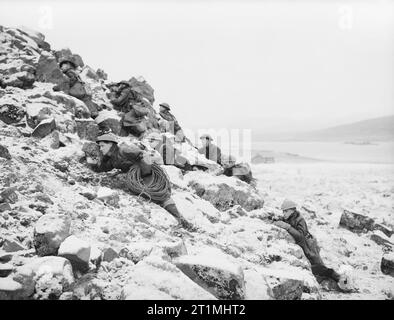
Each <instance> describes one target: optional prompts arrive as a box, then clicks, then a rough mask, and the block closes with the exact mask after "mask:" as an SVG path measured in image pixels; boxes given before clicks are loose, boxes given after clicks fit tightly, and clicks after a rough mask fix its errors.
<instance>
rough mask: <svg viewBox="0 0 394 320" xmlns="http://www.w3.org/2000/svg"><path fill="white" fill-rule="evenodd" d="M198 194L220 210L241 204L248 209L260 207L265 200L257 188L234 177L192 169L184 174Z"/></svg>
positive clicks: (189, 184)
mask: <svg viewBox="0 0 394 320" xmlns="http://www.w3.org/2000/svg"><path fill="white" fill-rule="evenodd" d="M184 179H185V181H187V182H188V186H189V187H191V188H192V189H193V190H194V191H195V192H196V194H197V195H198V196H199V197H201V198H203V199H204V200H207V201H209V202H211V203H212V204H213V205H214V206H215V207H216V208H217V209H218V210H219V211H226V210H228V209H230V208H231V207H233V206H235V205H240V206H241V207H242V208H243V209H245V210H246V211H251V210H255V209H260V208H262V207H263V205H264V200H263V199H262V197H261V196H260V194H259V193H258V191H257V190H256V189H254V188H253V187H251V186H250V185H248V184H247V183H245V182H242V181H240V180H238V179H236V178H234V177H226V176H217V177H215V179H213V178H212V176H211V175H210V174H208V173H206V172H198V171H191V172H189V173H187V174H185V176H184Z"/></svg>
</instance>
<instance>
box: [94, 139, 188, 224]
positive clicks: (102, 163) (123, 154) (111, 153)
mask: <svg viewBox="0 0 394 320" xmlns="http://www.w3.org/2000/svg"><path fill="white" fill-rule="evenodd" d="M97 143H98V145H99V148H100V152H101V154H102V156H103V157H102V159H101V160H100V159H99V160H97V159H90V158H87V162H88V164H90V165H91V166H92V169H93V170H94V171H96V172H106V171H111V170H112V169H120V170H122V172H125V173H126V172H128V171H129V170H130V168H131V167H132V166H134V165H138V167H139V169H140V173H141V178H142V181H139V182H138V183H140V184H141V190H136V191H137V192H139V193H140V194H143V192H145V190H144V189H145V187H151V186H152V183H155V182H154V180H153V175H152V163H151V161H150V159H149V156H147V155H148V154H147V153H145V152H144V150H143V149H142V148H141V147H140V146H138V145H136V144H125V143H124V144H120V145H118V141H117V138H116V136H115V135H114V134H112V133H107V134H103V135H101V136H99V137H98V138H97ZM162 178H163V177H162ZM164 178H166V177H164ZM156 203H157V204H159V205H160V206H162V207H163V208H164V209H166V210H167V211H168V212H169V213H171V214H172V215H173V216H174V217H175V218H176V219H177V220H178V222H179V223H180V224H181V226H183V227H184V228H186V229H189V230H191V231H193V230H194V227H193V226H192V225H191V224H190V223H189V222H188V221H186V219H185V218H184V217H182V216H181V214H180V213H179V211H178V208H177V207H176V205H175V203H174V201H173V200H172V198H171V196H170V195H169V196H168V198H167V199H165V200H164V201H161V202H156Z"/></svg>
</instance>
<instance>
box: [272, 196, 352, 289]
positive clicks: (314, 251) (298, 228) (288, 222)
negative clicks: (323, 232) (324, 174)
mask: <svg viewBox="0 0 394 320" xmlns="http://www.w3.org/2000/svg"><path fill="white" fill-rule="evenodd" d="M281 209H282V211H283V221H276V222H274V224H275V225H276V226H277V227H280V228H283V229H285V230H286V231H287V232H288V233H289V234H290V235H291V236H292V237H293V238H294V240H295V242H296V243H297V244H298V245H299V246H300V247H301V248H302V250H303V252H304V254H305V256H306V257H307V259H308V261H309V262H310V264H311V269H312V273H313V275H314V276H315V278H316V280H317V281H318V282H319V283H321V282H322V281H323V280H327V279H328V280H334V281H335V282H336V283H337V285H338V287H339V289H341V290H342V291H346V290H347V289H346V286H343V284H346V279H343V276H341V275H340V274H338V273H337V272H336V271H335V270H334V269H331V268H327V267H326V266H325V265H324V262H323V260H322V258H321V257H320V248H319V246H318V244H317V241H316V239H315V238H314V237H313V235H311V234H310V233H309V231H308V226H307V224H306V222H305V219H304V218H303V217H302V216H301V214H300V212H299V211H298V210H297V204H296V203H295V202H294V201H292V200H289V199H286V200H284V201H283V203H282V206H281Z"/></svg>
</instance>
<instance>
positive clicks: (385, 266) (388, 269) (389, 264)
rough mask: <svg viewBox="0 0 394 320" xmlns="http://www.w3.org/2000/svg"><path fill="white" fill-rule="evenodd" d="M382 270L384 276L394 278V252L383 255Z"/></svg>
mask: <svg viewBox="0 0 394 320" xmlns="http://www.w3.org/2000/svg"><path fill="white" fill-rule="evenodd" d="M380 269H381V270H382V272H383V273H384V274H387V275H390V276H392V277H394V252H389V253H386V254H385V255H383V257H382V261H381V264H380Z"/></svg>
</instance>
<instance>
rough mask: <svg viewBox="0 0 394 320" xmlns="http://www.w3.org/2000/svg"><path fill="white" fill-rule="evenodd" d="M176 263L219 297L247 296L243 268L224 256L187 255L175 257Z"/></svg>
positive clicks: (232, 298) (234, 298)
mask: <svg viewBox="0 0 394 320" xmlns="http://www.w3.org/2000/svg"><path fill="white" fill-rule="evenodd" d="M174 263H175V265H176V266H177V267H178V268H179V269H180V270H181V271H182V272H183V273H185V274H186V275H187V276H188V277H189V278H190V279H192V280H193V281H194V282H196V283H197V284H199V285H200V286H201V287H203V288H205V289H206V290H207V291H208V292H210V293H212V294H213V295H214V296H215V297H217V298H218V299H231V300H239V299H244V298H245V283H244V274H243V271H242V268H241V267H240V266H238V265H236V264H234V263H233V262H230V261H229V260H227V259H226V258H224V257H223V256H216V257H213V256H211V255H204V254H199V255H187V256H181V257H179V258H177V259H175V260H174Z"/></svg>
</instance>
